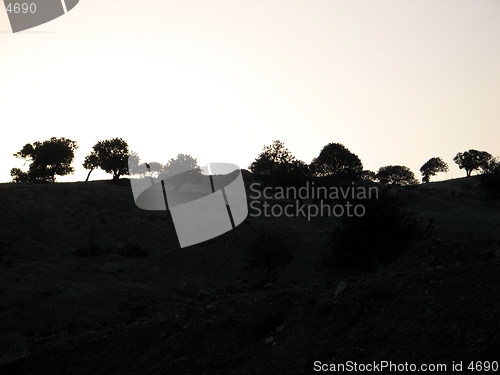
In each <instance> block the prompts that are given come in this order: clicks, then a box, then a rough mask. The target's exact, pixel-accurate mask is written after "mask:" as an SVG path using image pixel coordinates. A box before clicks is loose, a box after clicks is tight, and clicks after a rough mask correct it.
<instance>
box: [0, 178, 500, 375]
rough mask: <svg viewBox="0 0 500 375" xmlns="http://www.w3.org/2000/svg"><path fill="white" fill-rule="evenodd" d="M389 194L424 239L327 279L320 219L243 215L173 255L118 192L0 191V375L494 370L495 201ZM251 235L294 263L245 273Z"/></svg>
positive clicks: (499, 279) (169, 235) (434, 188)
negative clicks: (350, 366) (420, 366)
mask: <svg viewBox="0 0 500 375" xmlns="http://www.w3.org/2000/svg"><path fill="white" fill-rule="evenodd" d="M395 190H396V192H397V194H398V195H399V196H401V198H402V200H403V201H404V202H405V207H404V209H405V210H407V211H409V212H412V213H413V214H415V215H416V216H417V218H422V219H423V220H424V223H425V225H426V228H427V226H428V224H429V223H431V225H430V228H429V229H430V231H429V233H424V234H422V235H421V236H419V238H417V239H416V240H415V241H414V242H413V243H412V245H411V246H410V248H409V249H407V250H406V251H405V252H403V253H402V254H401V256H400V257H399V258H397V259H396V261H394V262H393V263H391V264H388V265H385V266H381V267H379V268H378V269H377V270H376V272H368V273H359V272H349V271H348V270H347V271H344V272H342V273H337V274H335V273H332V272H331V271H329V270H328V269H325V268H324V267H322V265H321V264H320V261H321V254H322V253H323V252H324V250H325V247H326V246H327V243H328V239H329V236H330V234H331V230H332V228H333V226H334V225H335V224H336V221H335V220H334V219H332V218H318V219H313V220H312V221H310V222H308V221H307V220H306V219H304V218H286V217H279V218H263V217H260V218H253V217H249V218H247V220H246V221H245V222H244V223H243V224H242V225H241V226H239V227H238V228H236V229H235V230H233V231H231V232H228V233H226V234H225V235H223V236H221V237H218V238H216V239H214V240H211V241H208V242H206V243H202V244H199V245H196V246H193V247H189V248H185V249H180V248H179V246H178V242H177V237H176V234H175V232H174V227H173V223H172V220H171V218H170V216H169V213H168V212H153V211H142V210H139V209H137V208H136V207H135V205H134V202H133V199H132V194H131V190H130V187H129V185H128V182H127V181H124V182H123V184H121V185H117V184H111V183H108V182H91V183H68V184H47V185H19V184H3V185H0V209H1V212H2V216H1V218H0V239H1V242H0V244H1V247H0V271H1V272H0V353H1V354H0V362H1V363H4V365H3V367H1V368H0V370H4V371H5V372H7V373H11V374H15V373H18V374H114V373H117V374H159V373H165V374H171V373H178V374H182V373H193V374H202V373H206V374H232V373H233V374H281V373H283V374H301V373H313V362H314V361H318V360H319V361H323V362H325V363H326V362H332V361H333V360H336V361H347V360H356V361H358V362H364V363H367V362H369V361H370V360H381V359H385V360H393V361H398V362H403V363H404V362H405V361H408V362H415V363H419V362H427V363H431V362H433V363H438V362H440V363H448V364H450V365H451V361H453V360H455V361H460V360H463V361H466V360H489V361H493V360H498V359H499V358H498V353H499V352H500V351H499V348H500V335H499V332H500V326H499V325H498V322H500V300H499V298H498V296H499V295H500V273H499V272H498V271H499V267H500V249H499V248H500V215H499V212H500V210H499V208H500V203H499V201H498V200H497V201H494V200H489V199H486V198H485V197H484V194H482V193H481V192H480V190H479V189H478V187H477V179H476V178H475V177H472V178H467V179H457V180H451V181H443V182H436V183H429V184H425V185H419V186H415V187H408V188H395ZM263 229H266V230H270V231H271V232H272V233H274V234H275V235H277V236H279V237H280V238H283V240H284V242H285V243H286V245H287V246H288V247H290V248H291V250H292V251H293V254H294V259H293V261H292V263H291V264H290V265H289V266H287V267H286V268H284V269H283V270H281V271H280V272H279V274H278V278H277V280H276V281H275V282H272V283H269V282H268V283H267V284H265V282H264V283H263V282H262V281H263V280H264V281H265V280H266V279H265V273H264V272H263V271H259V270H248V269H246V268H247V267H246V265H247V253H246V249H247V248H248V246H249V245H250V244H251V243H252V242H253V241H254V240H255V238H256V236H257V235H258V233H260V232H261V231H262V230H263ZM344 283H345V284H344ZM264 284H265V285H264ZM344 287H346V288H344ZM344 289H345V290H344ZM336 291H337V293H336Z"/></svg>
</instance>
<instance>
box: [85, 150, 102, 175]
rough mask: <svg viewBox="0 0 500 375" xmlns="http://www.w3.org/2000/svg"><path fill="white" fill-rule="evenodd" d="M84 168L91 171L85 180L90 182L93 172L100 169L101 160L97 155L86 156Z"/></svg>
mask: <svg viewBox="0 0 500 375" xmlns="http://www.w3.org/2000/svg"><path fill="white" fill-rule="evenodd" d="M83 167H84V168H85V169H89V173H88V174H87V178H86V179H85V181H88V180H89V178H90V174H91V173H92V171H93V170H94V169H96V168H99V158H98V157H97V154H96V153H94V152H92V153H91V154H89V155H87V156H85V160H84V161H83Z"/></svg>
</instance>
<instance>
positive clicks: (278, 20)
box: [0, 0, 500, 181]
mask: <svg viewBox="0 0 500 375" xmlns="http://www.w3.org/2000/svg"><path fill="white" fill-rule="evenodd" d="M0 103H1V104H0V110H1V117H0V124H1V128H2V130H3V137H2V138H1V139H0V153H1V154H0V155H1V156H0V181H10V179H11V178H10V175H9V173H10V169H11V168H12V167H19V166H22V161H20V160H17V159H16V158H14V157H13V156H12V154H13V153H15V152H17V151H19V150H20V149H21V147H22V146H23V145H24V144H25V143H31V142H34V141H37V140H40V141H42V140H45V139H48V138H50V137H52V136H56V137H67V138H70V139H72V140H75V141H77V142H78V144H79V146H80V148H79V149H78V150H77V154H76V159H75V163H74V166H75V168H76V173H75V174H74V175H72V176H68V177H64V178H61V177H59V178H58V181H75V180H83V179H85V176H86V174H87V171H86V170H85V169H84V168H83V167H82V166H81V163H82V161H83V158H84V157H85V155H86V154H88V153H89V152H90V150H91V147H92V145H93V144H95V143H96V142H97V141H99V140H102V139H108V138H113V137H122V138H124V139H126V140H127V141H128V143H129V145H130V147H131V149H132V150H134V151H137V152H138V153H139V154H140V155H141V157H142V159H143V161H152V160H156V161H160V162H164V161H167V160H168V159H170V158H171V157H173V156H175V155H176V154H177V153H188V154H191V155H193V156H195V157H197V158H198V161H199V163H200V165H204V164H206V163H208V162H227V163H234V164H237V165H239V166H240V167H242V168H247V167H248V165H249V164H250V163H251V162H252V161H253V160H254V159H255V157H256V156H257V155H258V153H259V152H260V151H261V148H262V146H263V145H264V144H269V143H271V141H272V140H274V139H280V140H282V141H283V142H285V145H286V146H287V147H288V148H289V149H290V150H291V151H292V153H293V154H294V155H295V156H296V157H297V158H299V159H301V160H303V161H305V162H307V163H309V162H310V161H311V159H312V158H313V157H315V156H317V155H318V154H319V152H320V150H321V148H322V147H323V146H324V145H326V144H327V143H330V142H338V143H342V144H344V145H345V146H346V147H348V148H349V149H350V150H351V151H352V152H354V153H356V154H357V155H358V156H359V157H360V158H361V160H362V162H363V164H364V167H365V169H371V170H374V171H376V170H377V169H378V168H379V167H381V166H384V165H391V164H400V165H406V166H408V167H410V168H411V169H412V170H413V172H414V173H415V174H416V176H417V177H420V174H419V168H420V166H421V165H422V164H423V163H424V162H426V161H427V160H428V159H429V158H431V157H434V156H440V157H442V158H443V159H444V160H445V161H446V162H447V163H448V164H449V165H450V167H451V171H450V172H449V173H448V174H441V175H439V176H438V178H437V179H447V178H452V177H459V176H464V175H465V172H463V171H461V170H459V169H458V167H457V166H456V165H455V164H454V163H453V160H452V159H453V156H454V155H455V154H456V153H457V152H459V151H465V150H468V149H470V148H475V149H479V150H484V151H488V152H490V153H491V154H493V155H495V156H498V155H500V142H499V140H500V126H499V125H500V1H499V0H407V1H403V0H338V1H335V0H321V1H320V0H307V1H306V0H301V1H299V0H287V1H281V0H251V1H250V0H247V1H240V0H225V1H221V0H211V1H207V0H182V1H181V0H177V1H168V0H141V1H131V0H106V1H103V0H81V1H80V3H79V4H78V5H77V6H76V7H75V8H74V9H73V10H72V11H71V12H69V13H68V14H66V15H64V16H63V17H61V18H58V19H56V20H54V21H51V22H49V23H47V24H45V25H42V26H39V27H37V28H35V29H31V30H29V31H27V32H21V33H18V34H12V32H11V31H10V26H9V23H8V19H7V14H6V12H5V11H4V9H3V8H0ZM93 177H94V178H111V176H110V175H105V174H99V173H95V174H94V175H93Z"/></svg>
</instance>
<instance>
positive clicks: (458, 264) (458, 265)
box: [455, 260, 464, 267]
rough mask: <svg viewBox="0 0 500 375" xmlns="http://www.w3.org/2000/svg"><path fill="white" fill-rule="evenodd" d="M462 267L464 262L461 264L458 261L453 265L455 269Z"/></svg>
mask: <svg viewBox="0 0 500 375" xmlns="http://www.w3.org/2000/svg"><path fill="white" fill-rule="evenodd" d="M463 265H464V262H462V261H460V260H459V261H458V262H457V263H455V266H457V267H462V266H463Z"/></svg>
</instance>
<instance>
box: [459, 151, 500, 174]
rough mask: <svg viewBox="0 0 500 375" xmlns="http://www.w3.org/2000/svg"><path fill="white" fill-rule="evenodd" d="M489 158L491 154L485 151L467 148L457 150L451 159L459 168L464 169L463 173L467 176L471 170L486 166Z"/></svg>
mask: <svg viewBox="0 0 500 375" xmlns="http://www.w3.org/2000/svg"><path fill="white" fill-rule="evenodd" d="M491 158H492V156H491V155H490V154H489V153H487V152H486V151H478V150H469V151H465V152H459V153H458V154H457V155H456V156H455V157H454V158H453V161H454V162H455V163H457V164H458V167H459V168H460V169H465V173H466V175H467V177H469V176H470V175H471V174H472V172H473V171H476V170H478V169H480V168H482V167H486V166H487V164H488V162H489V161H490V160H491Z"/></svg>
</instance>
